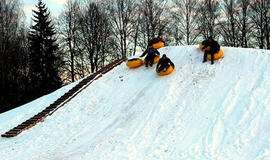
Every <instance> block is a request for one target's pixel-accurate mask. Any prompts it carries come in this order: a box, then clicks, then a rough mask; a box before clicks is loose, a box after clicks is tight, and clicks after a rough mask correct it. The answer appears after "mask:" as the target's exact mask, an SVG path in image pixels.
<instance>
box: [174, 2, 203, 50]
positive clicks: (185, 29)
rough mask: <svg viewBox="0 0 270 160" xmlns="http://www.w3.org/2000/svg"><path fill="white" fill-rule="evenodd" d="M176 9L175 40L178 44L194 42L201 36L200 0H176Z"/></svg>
mask: <svg viewBox="0 0 270 160" xmlns="http://www.w3.org/2000/svg"><path fill="white" fill-rule="evenodd" d="M174 3H175V7H174V8H175V11H173V13H172V14H173V18H174V19H175V26H174V28H175V34H174V36H175V41H176V43H177V44H179V43H180V44H187V45H190V44H194V43H196V41H197V38H198V36H199V31H198V15H199V14H198V12H197V11H198V10H197V8H198V1H197V0H180V1H179V0H174Z"/></svg>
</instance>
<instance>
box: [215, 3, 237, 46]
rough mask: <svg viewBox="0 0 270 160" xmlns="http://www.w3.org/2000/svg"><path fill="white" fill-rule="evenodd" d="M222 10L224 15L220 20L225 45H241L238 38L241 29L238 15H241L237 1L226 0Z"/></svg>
mask: <svg viewBox="0 0 270 160" xmlns="http://www.w3.org/2000/svg"><path fill="white" fill-rule="evenodd" d="M222 10H223V15H224V17H223V18H222V19H221V20H220V30H221V34H222V36H223V41H224V45H227V46H232V47H237V46H239V45H240V44H239V40H238V38H239V37H240V35H239V33H240V29H239V28H238V25H237V22H238V20H237V17H239V12H238V8H237V3H236V2H235V1H234V0H224V5H223V6H222Z"/></svg>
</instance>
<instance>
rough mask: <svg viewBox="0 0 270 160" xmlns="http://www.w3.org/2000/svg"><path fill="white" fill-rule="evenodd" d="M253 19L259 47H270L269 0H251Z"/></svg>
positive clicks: (254, 33) (254, 34)
mask: <svg viewBox="0 0 270 160" xmlns="http://www.w3.org/2000/svg"><path fill="white" fill-rule="evenodd" d="M250 6H251V19H252V23H253V24H254V28H255V29H256V32H253V36H254V37H255V39H257V44H258V46H259V48H261V49H262V48H265V47H266V48H268V49H269V48H270V46H269V45H270V39H269V25H270V24H269V14H270V13H269V12H270V3H269V1H268V0H253V1H251V5H250Z"/></svg>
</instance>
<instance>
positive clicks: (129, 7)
mask: <svg viewBox="0 0 270 160" xmlns="http://www.w3.org/2000/svg"><path fill="white" fill-rule="evenodd" d="M136 7H137V5H135V1H134V0H125V1H123V0H113V1H112V2H111V6H110V15H111V16H110V18H111V21H110V22H111V25H112V26H113V27H112V31H113V34H114V36H115V38H116V40H117V42H118V44H119V49H120V50H119V51H120V53H121V56H122V57H126V56H127V55H130V53H128V49H129V48H130V44H131V42H132V41H131V39H132V37H131V35H132V33H133V30H134V28H133V26H134V24H133V23H134V21H133V20H132V19H133V18H135V16H136V12H135V11H136Z"/></svg>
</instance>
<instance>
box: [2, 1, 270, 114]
mask: <svg viewBox="0 0 270 160" xmlns="http://www.w3.org/2000/svg"><path fill="white" fill-rule="evenodd" d="M22 7H23V4H21V1H20V0H0V113H1V112H4V111H7V110H10V109H12V108H15V107H17V106H19V105H22V104H24V103H27V102H29V101H31V100H34V99H35V98H38V97H40V96H42V95H45V94H48V93H50V92H52V91H54V90H56V89H58V88H60V87H61V86H63V85H66V84H68V83H70V82H74V81H76V80H78V79H80V78H83V77H85V76H87V75H89V74H91V73H93V72H95V71H97V70H99V69H100V68H102V67H104V66H106V65H107V64H109V63H110V62H112V61H114V60H117V59H119V58H123V57H129V56H133V55H135V53H141V52H142V51H143V50H144V49H145V48H146V47H147V43H148V41H149V40H150V39H152V38H155V37H161V38H163V40H164V41H165V42H166V45H167V46H170V45H197V44H198V43H200V42H201V41H202V40H204V39H206V38H207V37H208V36H213V37H214V39H216V40H217V41H218V42H219V43H220V44H221V45H222V46H231V47H243V48H260V49H270V2H269V0H102V1H99V0H96V1H94V0H67V2H66V4H65V7H64V10H62V13H61V14H60V16H59V17H57V18H52V17H54V16H53V15H51V14H50V8H48V7H47V6H46V4H45V3H44V2H43V1H41V0H40V1H37V4H36V8H35V10H33V17H32V23H31V24H30V25H29V24H26V22H25V16H24V13H23V10H22Z"/></svg>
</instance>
